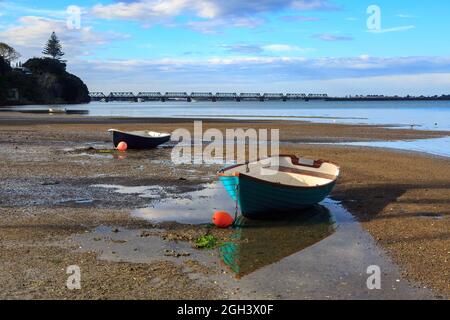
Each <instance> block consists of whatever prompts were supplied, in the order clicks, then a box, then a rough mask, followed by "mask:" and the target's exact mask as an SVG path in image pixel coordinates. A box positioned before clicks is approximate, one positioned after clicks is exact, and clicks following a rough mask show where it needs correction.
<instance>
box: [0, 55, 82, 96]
mask: <svg viewBox="0 0 450 320" xmlns="http://www.w3.org/2000/svg"><path fill="white" fill-rule="evenodd" d="M0 84H1V86H0V105H20V104H59V103H61V104H75V103H87V102H89V101H90V98H89V90H88V88H87V86H86V85H85V84H84V83H83V81H82V80H81V79H80V78H78V77H77V76H75V75H73V74H71V73H68V72H67V71H66V64H65V63H64V62H61V61H59V60H55V59H50V58H32V59H29V60H28V61H27V62H25V63H24V64H23V67H22V68H15V69H12V68H11V67H10V66H9V65H8V64H7V63H5V62H4V61H0Z"/></svg>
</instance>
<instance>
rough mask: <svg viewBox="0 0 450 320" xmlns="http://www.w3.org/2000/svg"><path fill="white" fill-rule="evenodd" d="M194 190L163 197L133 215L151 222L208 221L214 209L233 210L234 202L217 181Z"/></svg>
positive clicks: (190, 222) (195, 222)
mask: <svg viewBox="0 0 450 320" xmlns="http://www.w3.org/2000/svg"><path fill="white" fill-rule="evenodd" d="M201 188H202V189H201V190H196V191H192V192H188V193H184V194H181V195H172V198H167V199H163V200H161V201H159V202H157V203H154V204H152V206H150V207H147V208H141V209H137V210H135V211H133V215H134V216H136V217H139V218H143V219H146V220H150V221H152V222H168V221H170V222H172V221H174V222H179V223H188V224H203V223H210V222H211V217H212V215H213V213H214V211H216V210H225V211H228V212H230V213H232V212H234V203H233V201H231V200H230V198H229V197H228V195H227V193H226V191H225V189H223V187H222V185H221V184H219V183H208V184H205V185H202V186H201Z"/></svg>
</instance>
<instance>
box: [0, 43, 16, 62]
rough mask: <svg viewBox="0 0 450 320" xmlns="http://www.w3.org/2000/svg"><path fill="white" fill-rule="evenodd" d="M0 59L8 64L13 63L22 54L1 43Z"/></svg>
mask: <svg viewBox="0 0 450 320" xmlns="http://www.w3.org/2000/svg"><path fill="white" fill-rule="evenodd" d="M0 57H2V58H3V59H4V60H5V61H7V62H13V61H15V60H17V59H19V58H20V53H18V52H17V51H16V50H15V49H14V48H13V47H11V46H9V45H7V44H6V43H3V42H0Z"/></svg>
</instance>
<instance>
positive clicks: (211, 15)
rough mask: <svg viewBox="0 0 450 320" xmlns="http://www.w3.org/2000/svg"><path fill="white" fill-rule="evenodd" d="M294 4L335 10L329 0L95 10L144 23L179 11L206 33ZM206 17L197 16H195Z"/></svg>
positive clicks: (196, 1)
mask: <svg viewBox="0 0 450 320" xmlns="http://www.w3.org/2000/svg"><path fill="white" fill-rule="evenodd" d="M287 8H293V9H296V10H299V11H310V10H335V9H336V8H337V7H336V6H335V5H333V4H332V3H331V1H328V0H258V1H242V0H227V1H223V0H165V1H160V0H138V1H127V2H117V3H112V4H97V5H95V6H93V7H92V8H91V12H92V14H94V15H95V16H97V17H100V18H103V19H122V20H137V21H141V22H142V23H143V24H144V25H145V26H149V25H152V24H155V23H162V22H165V23H167V22H168V20H171V19H172V18H174V17H177V16H179V15H184V16H189V18H190V19H189V20H188V23H187V25H188V26H189V27H190V28H192V29H194V30H198V31H201V32H205V33H216V32H217V29H223V28H225V27H230V26H231V27H254V26H257V25H259V24H261V23H262V22H263V19H262V18H261V17H258V15H259V14H261V13H266V12H274V11H280V10H283V9H287ZM193 17H194V18H197V19H198V18H201V19H204V20H200V21H199V20H195V19H192V18H193Z"/></svg>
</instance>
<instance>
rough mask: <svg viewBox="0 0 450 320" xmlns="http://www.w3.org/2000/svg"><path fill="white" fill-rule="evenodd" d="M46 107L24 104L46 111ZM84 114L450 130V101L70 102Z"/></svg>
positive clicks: (28, 107)
mask: <svg viewBox="0 0 450 320" xmlns="http://www.w3.org/2000/svg"><path fill="white" fill-rule="evenodd" d="M47 108H48V106H22V107H17V108H16V109H17V110H24V109H33V110H38V109H47ZM68 109H77V110H87V111H89V115H88V116H124V117H178V118H180V117H194V118H195V117H197V118H233V119H282V120H305V121H313V122H321V123H330V122H331V123H359V124H379V125H388V126H391V125H395V126H398V125H400V126H408V127H409V126H411V125H417V126H420V128H421V129H427V130H450V101H394V102H392V101H380V102H379V101H373V102H371V101H367V102H366V101H363V102H347V101H341V102H332V101H309V102H304V101H291V102H282V101H266V102H253V101H248V102H247V101H243V102H234V101H223V102H183V101H172V102H164V103H163V102H143V103H132V102H124V103H119V102H110V103H105V102H92V103H90V104H84V105H76V106H69V107H68Z"/></svg>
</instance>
